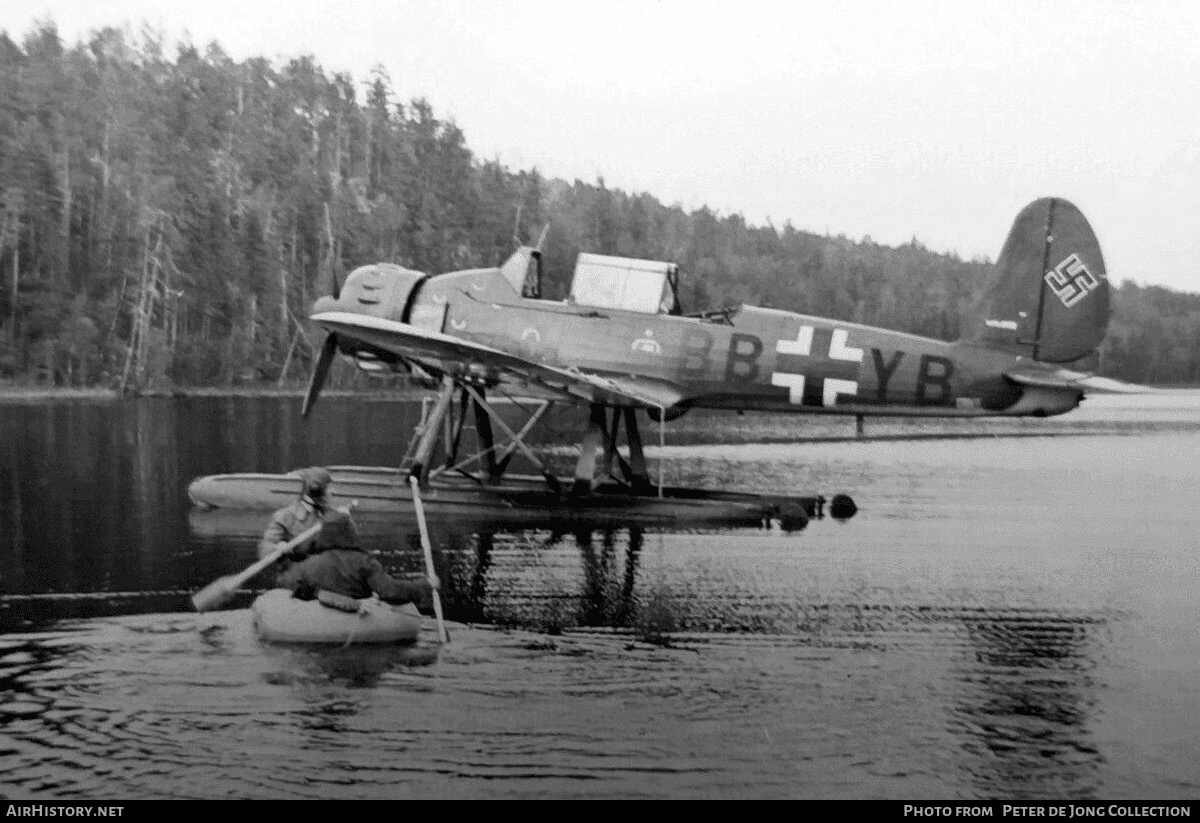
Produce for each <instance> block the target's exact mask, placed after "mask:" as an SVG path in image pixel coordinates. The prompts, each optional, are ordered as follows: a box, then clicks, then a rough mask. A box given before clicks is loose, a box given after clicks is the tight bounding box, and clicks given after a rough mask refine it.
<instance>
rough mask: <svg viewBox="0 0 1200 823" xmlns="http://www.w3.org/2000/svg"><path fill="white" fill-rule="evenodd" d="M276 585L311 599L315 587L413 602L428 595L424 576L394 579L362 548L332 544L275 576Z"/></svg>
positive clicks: (428, 597) (428, 591) (336, 591)
mask: <svg viewBox="0 0 1200 823" xmlns="http://www.w3.org/2000/svg"><path fill="white" fill-rule="evenodd" d="M276 584H277V585H278V586H280V587H281V588H285V589H291V590H292V591H293V592H294V593H295V595H296V596H297V597H299V598H300V599H301V600H312V599H313V598H314V597H316V596H317V591H318V590H322V589H323V590H325V591H329V592H334V593H336V594H341V595H345V596H346V597H354V598H357V599H360V600H361V599H363V598H366V597H370V596H371V593H372V592H374V593H375V594H378V595H379V597H380V599H382V600H386V601H387V602H389V603H397V604H399V603H416V604H417V605H418V606H422V605H423V604H425V603H426V601H428V600H429V599H430V595H431V592H432V589H431V588H430V586H429V582H428V581H426V580H412V581H410V580H397V579H396V578H394V577H392V576H391V575H389V574H388V573H387V572H386V571H384V568H383V565H382V564H381V563H380V562H379V561H378V560H376V559H375V558H374V557H372V556H371V555H369V554H367V553H366V552H365V551H363V550H362V549H356V548H333V549H325V550H324V551H320V553H319V554H312V555H309V556H308V557H306V558H305V559H304V560H302V561H300V562H299V563H295V564H293V565H292V566H291V568H289V569H287V570H286V571H284V572H282V573H281V574H280V575H279V577H278V578H277V583H276Z"/></svg>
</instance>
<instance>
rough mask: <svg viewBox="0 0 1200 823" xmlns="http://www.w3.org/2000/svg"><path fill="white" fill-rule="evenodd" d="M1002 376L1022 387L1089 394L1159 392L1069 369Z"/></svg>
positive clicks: (1024, 371)
mask: <svg viewBox="0 0 1200 823" xmlns="http://www.w3.org/2000/svg"><path fill="white" fill-rule="evenodd" d="M1004 376H1005V377H1007V378H1008V379H1009V380H1011V381H1013V382H1014V383H1019V384H1020V385H1022V386H1035V387H1038V388H1046V389H1076V390H1078V391H1082V392H1087V393H1089V394H1155V393H1157V392H1158V391H1159V390H1158V389H1154V388H1150V387H1149V386H1138V385H1135V384H1133V383H1123V382H1121V381H1120V380H1113V379H1112V378H1110V377H1097V376H1096V375H1094V374H1087V373H1085V372H1077V371H1071V370H1070V369H1053V370H1042V369H1038V370H1036V371H1035V370H1033V369H1030V370H1027V371H1026V370H1021V369H1013V370H1011V371H1006V372H1005V373H1004Z"/></svg>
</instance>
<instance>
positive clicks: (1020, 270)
mask: <svg viewBox="0 0 1200 823" xmlns="http://www.w3.org/2000/svg"><path fill="white" fill-rule="evenodd" d="M978 314H979V319H978V321H977V322H978V326H977V327H976V328H975V330H974V334H969V335H968V336H969V337H970V339H972V340H974V341H975V342H978V343H981V344H983V345H985V346H990V347H992V348H998V349H1003V350H1005V351H1011V352H1013V353H1014V354H1021V355H1024V356H1027V357H1031V358H1032V359H1034V360H1040V361H1044V362H1047V363H1069V362H1071V361H1074V360H1078V359H1079V358H1081V357H1084V356H1086V355H1088V354H1090V353H1091V352H1092V351H1094V350H1095V349H1096V347H1097V346H1099V345H1100V341H1101V340H1103V339H1104V334H1105V332H1106V331H1107V329H1108V317H1109V288H1108V274H1107V272H1106V270H1105V268H1104V258H1103V257H1102V256H1101V254H1100V244H1099V242H1098V241H1097V240H1096V235H1095V233H1094V232H1093V231H1092V227H1091V226H1090V225H1089V224H1088V221H1087V218H1085V217H1084V216H1083V213H1082V212H1080V211H1079V209H1078V208H1076V207H1075V206H1074V205H1072V204H1071V203H1069V202H1068V201H1066V200H1062V199H1059V198H1049V197H1047V198H1042V199H1040V200H1035V201H1034V202H1033V203H1030V204H1029V205H1028V206H1026V207H1025V208H1024V209H1022V210H1021V213H1020V214H1019V215H1017V219H1016V220H1015V221H1014V222H1013V227H1012V229H1011V230H1010V231H1009V234H1008V239H1007V240H1006V241H1005V243H1004V248H1003V250H1001V252H1000V259H999V260H997V261H996V265H995V267H994V269H993V273H992V279H991V281H990V282H989V283H988V286H987V290H986V291H985V292H984V295H983V298H982V300H981V302H980V304H979V306H978Z"/></svg>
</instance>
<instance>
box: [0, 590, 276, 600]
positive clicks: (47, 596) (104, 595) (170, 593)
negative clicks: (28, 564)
mask: <svg viewBox="0 0 1200 823" xmlns="http://www.w3.org/2000/svg"><path fill="white" fill-rule="evenodd" d="M247 593H248V594H253V592H247ZM191 594H194V592H193V591H192V590H191V589H162V590H159V591H152V592H42V593H40V594H0V604H4V603H9V602H12V601H22V600H109V599H113V598H133V597H183V596H186V595H191Z"/></svg>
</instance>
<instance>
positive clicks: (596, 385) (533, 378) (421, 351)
mask: <svg viewBox="0 0 1200 823" xmlns="http://www.w3.org/2000/svg"><path fill="white" fill-rule="evenodd" d="M312 319H313V320H315V321H316V322H317V323H319V324H320V325H321V326H324V327H325V328H326V329H328V330H329V331H331V332H336V333H337V334H339V335H345V336H347V337H349V338H352V339H354V340H359V341H361V342H363V343H367V344H369V345H371V346H374V347H376V348H379V349H383V350H384V351H389V352H392V353H393V354H396V355H398V356H399V357H402V358H404V359H405V360H408V361H411V362H414V363H417V364H419V365H421V366H422V367H424V368H426V369H431V370H433V371H435V372H446V371H450V372H452V373H453V372H455V371H461V370H463V369H462V368H456V367H460V366H461V367H465V371H467V372H468V373H476V374H480V376H485V375H488V373H489V372H494V373H496V376H497V377H500V376H504V377H507V378H509V379H510V380H516V381H517V382H524V383H528V384H532V385H533V386H535V387H537V388H540V389H543V390H547V391H549V392H550V393H552V394H555V395H558V396H560V397H562V398H564V399H570V400H583V401H585V402H589V403H593V402H606V403H610V404H623V405H636V406H644V407H648V408H662V409H669V408H671V407H673V406H675V405H676V404H677V403H679V401H680V400H682V399H683V394H682V392H680V390H679V389H678V387H676V386H675V385H674V384H673V383H670V382H669V381H663V380H653V379H650V378H638V377H632V376H624V375H622V376H607V375H602V374H593V373H589V372H583V371H580V370H579V369H577V368H574V367H571V368H566V369H564V368H559V367H557V366H549V365H546V364H544V363H535V362H534V361H532V360H527V359H525V358H523V357H518V356H516V355H513V354H509V353H508V352H505V351H501V350H500V349H496V348H493V347H491V346H485V345H483V344H482V343H475V342H473V341H470V340H465V339H463V338H461V337H453V336H451V335H448V334H443V333H442V332H435V331H430V330H428V329H422V328H418V327H416V326H412V325H409V324H408V323H399V322H397V321H395V320H388V319H385V318H382V317H374V316H372V315H366V314H358V313H355V312H342V311H327V312H320V313H317V314H314V315H313V316H312Z"/></svg>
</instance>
